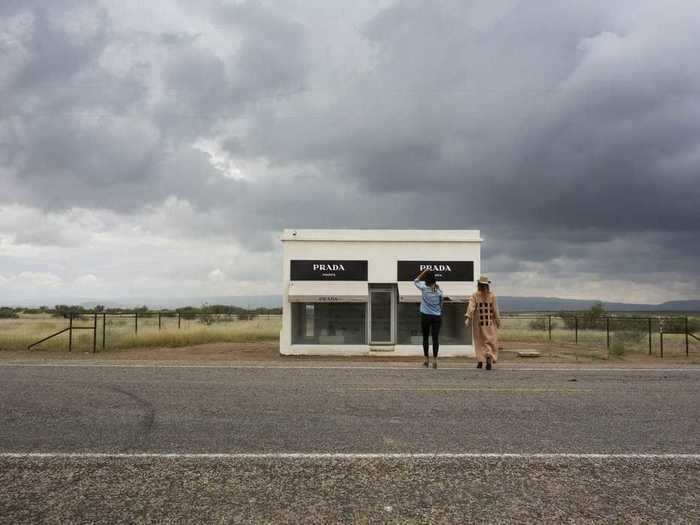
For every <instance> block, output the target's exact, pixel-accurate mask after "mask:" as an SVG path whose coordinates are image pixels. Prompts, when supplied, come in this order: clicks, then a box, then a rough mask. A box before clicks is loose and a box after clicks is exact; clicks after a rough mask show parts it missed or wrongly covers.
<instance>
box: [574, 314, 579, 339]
mask: <svg viewBox="0 0 700 525" xmlns="http://www.w3.org/2000/svg"><path fill="white" fill-rule="evenodd" d="M574 334H575V335H574V337H575V338H576V339H575V343H576V344H578V316H577V315H574Z"/></svg>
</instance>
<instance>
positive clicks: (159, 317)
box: [158, 312, 160, 330]
mask: <svg viewBox="0 0 700 525" xmlns="http://www.w3.org/2000/svg"><path fill="white" fill-rule="evenodd" d="M158 330H160V312H158Z"/></svg>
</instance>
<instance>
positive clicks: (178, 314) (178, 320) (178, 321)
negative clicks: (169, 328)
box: [177, 312, 180, 330]
mask: <svg viewBox="0 0 700 525" xmlns="http://www.w3.org/2000/svg"><path fill="white" fill-rule="evenodd" d="M177 329H178V330H179V329H180V312H178V313H177Z"/></svg>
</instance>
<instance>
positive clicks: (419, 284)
mask: <svg viewBox="0 0 700 525" xmlns="http://www.w3.org/2000/svg"><path fill="white" fill-rule="evenodd" d="M427 271H428V270H423V271H422V272H421V273H419V274H418V275H417V276H416V278H415V279H413V284H415V285H416V287H417V288H420V289H421V290H422V289H424V288H425V283H423V282H421V279H422V278H423V276H424V275H425V273H426V272H427Z"/></svg>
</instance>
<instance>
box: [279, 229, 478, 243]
mask: <svg viewBox="0 0 700 525" xmlns="http://www.w3.org/2000/svg"><path fill="white" fill-rule="evenodd" d="M281 240H282V241H328V242H352V241H355V242H482V241H483V239H482V238H481V236H480V231H479V230H371V229H367V230H308V229H299V230H295V229H291V228H289V229H285V230H284V231H283V232H282V237H281Z"/></svg>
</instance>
